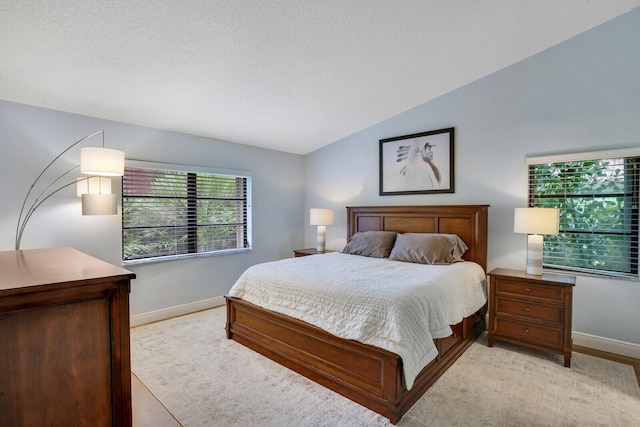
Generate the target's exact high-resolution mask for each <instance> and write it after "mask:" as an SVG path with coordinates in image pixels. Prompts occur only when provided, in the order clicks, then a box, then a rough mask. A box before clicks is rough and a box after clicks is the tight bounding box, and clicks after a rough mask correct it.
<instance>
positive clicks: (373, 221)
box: [347, 205, 489, 271]
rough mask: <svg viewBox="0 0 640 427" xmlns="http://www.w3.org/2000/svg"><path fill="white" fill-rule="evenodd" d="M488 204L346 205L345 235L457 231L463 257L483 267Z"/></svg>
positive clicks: (451, 232)
mask: <svg viewBox="0 0 640 427" xmlns="http://www.w3.org/2000/svg"><path fill="white" fill-rule="evenodd" d="M488 212H489V205H449V206H347V239H349V238H350V237H351V236H353V235H354V234H355V233H356V232H358V231H396V232H398V233H450V234H457V235H458V236H460V238H461V239H462V240H464V242H465V243H466V244H467V246H468V247H469V249H468V250H467V252H466V253H465V254H464V259H466V260H468V261H473V262H476V263H478V264H480V265H481V266H482V268H483V269H484V270H485V271H486V270H487V223H488Z"/></svg>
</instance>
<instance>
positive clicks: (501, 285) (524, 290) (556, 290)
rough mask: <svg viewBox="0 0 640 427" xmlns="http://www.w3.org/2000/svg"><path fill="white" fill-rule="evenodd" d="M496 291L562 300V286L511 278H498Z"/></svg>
mask: <svg viewBox="0 0 640 427" xmlns="http://www.w3.org/2000/svg"><path fill="white" fill-rule="evenodd" d="M495 283H496V293H498V294H500V293H505V294H513V295H523V296H526V297H527V298H539V299H546V300H551V301H558V302H562V300H563V299H562V298H563V297H562V295H563V294H562V287H561V286H544V285H535V284H532V283H524V282H517V281H510V280H502V279H501V280H496V282H495Z"/></svg>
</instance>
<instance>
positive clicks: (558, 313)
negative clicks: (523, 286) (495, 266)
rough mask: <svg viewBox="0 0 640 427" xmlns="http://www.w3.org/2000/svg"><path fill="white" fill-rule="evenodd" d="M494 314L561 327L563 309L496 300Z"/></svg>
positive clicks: (510, 300)
mask: <svg viewBox="0 0 640 427" xmlns="http://www.w3.org/2000/svg"><path fill="white" fill-rule="evenodd" d="M496 314H498V315H500V314H509V315H513V316H518V317H522V318H524V319H533V320H540V321H543V322H548V323H552V324H554V325H557V326H562V325H563V322H564V308H563V307H562V306H553V305H543V304H535V303H532V302H531V301H518V300H513V299H509V298H502V297H497V298H496Z"/></svg>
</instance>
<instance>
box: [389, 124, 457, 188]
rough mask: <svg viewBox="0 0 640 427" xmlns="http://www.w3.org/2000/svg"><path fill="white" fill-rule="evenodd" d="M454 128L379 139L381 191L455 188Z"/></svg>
mask: <svg viewBox="0 0 640 427" xmlns="http://www.w3.org/2000/svg"><path fill="white" fill-rule="evenodd" d="M453 145H454V128H452V127H451V128H446V129H438V130H432V131H428V132H421V133H414V134H411V135H403V136H396V137H394V138H386V139H381V140H380V195H381V196H391V195H401V194H434V193H453V192H454V188H455V187H454V177H455V174H454V161H453V160H454V156H453V154H454V152H453V148H454V147H453Z"/></svg>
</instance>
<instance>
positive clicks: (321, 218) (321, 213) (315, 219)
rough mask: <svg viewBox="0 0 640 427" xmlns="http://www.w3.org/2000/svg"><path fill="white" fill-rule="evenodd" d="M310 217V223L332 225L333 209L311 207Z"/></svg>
mask: <svg viewBox="0 0 640 427" xmlns="http://www.w3.org/2000/svg"><path fill="white" fill-rule="evenodd" d="M310 218H311V220H310V224H311V225H333V209H326V208H312V209H311V213H310Z"/></svg>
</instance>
